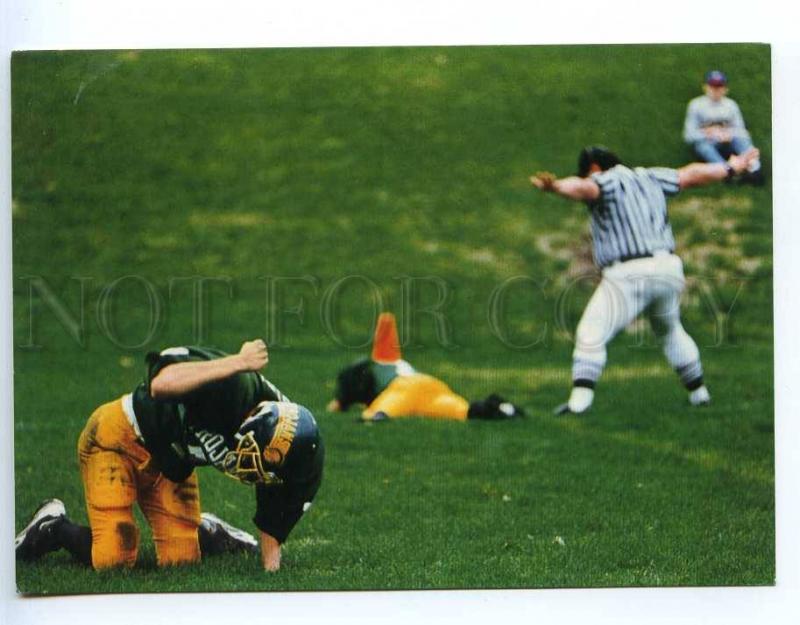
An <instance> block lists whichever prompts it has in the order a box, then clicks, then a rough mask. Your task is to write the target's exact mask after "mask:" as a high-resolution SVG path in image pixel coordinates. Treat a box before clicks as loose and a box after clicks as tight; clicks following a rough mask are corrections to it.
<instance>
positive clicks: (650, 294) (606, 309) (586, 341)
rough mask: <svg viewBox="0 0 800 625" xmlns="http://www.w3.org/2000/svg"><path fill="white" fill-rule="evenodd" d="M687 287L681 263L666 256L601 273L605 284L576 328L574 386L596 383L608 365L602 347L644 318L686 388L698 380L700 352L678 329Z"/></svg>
mask: <svg viewBox="0 0 800 625" xmlns="http://www.w3.org/2000/svg"><path fill="white" fill-rule="evenodd" d="M685 285H686V279H685V278H684V275H683V263H682V262H681V259H680V258H679V257H678V256H676V255H675V254H670V253H668V252H663V253H657V254H656V255H655V256H653V257H652V258H637V259H634V260H629V261H626V262H623V263H615V264H614V265H611V266H609V267H606V268H605V269H603V278H602V280H601V281H600V284H599V285H598V287H597V289H596V290H595V292H594V294H593V295H592V297H591V299H590V300H589V303H588V304H587V306H586V310H584V312H583V316H582V317H581V320H580V322H579V323H578V328H577V331H576V336H575V350H574V352H573V370H572V378H573V380H579V379H581V380H590V381H592V382H594V381H596V380H597V379H598V378H599V377H600V374H601V373H602V371H603V367H604V366H605V364H606V359H607V353H606V345H607V344H608V343H609V342H610V341H611V340H612V339H613V338H614V337H615V336H616V335H617V334H618V333H619V332H620V330H623V329H624V328H625V327H627V326H628V325H629V324H630V323H631V322H632V321H633V320H634V319H636V317H638V316H639V315H640V314H642V313H645V314H646V315H647V317H648V319H649V320H650V323H651V326H652V328H653V331H654V332H655V334H656V336H658V337H659V339H660V340H661V341H662V343H663V349H664V355H665V356H666V357H667V360H668V361H669V364H670V365H672V367H673V368H674V369H676V370H677V371H678V373H679V374H680V376H681V379H683V381H684V383H687V382H688V381H691V379H693V378H697V377H699V376H702V367H701V365H700V351H699V350H698V348H697V344H696V343H695V342H694V340H693V339H692V337H690V336H689V335H688V334H687V332H686V330H684V329H683V325H681V318H680V299H681V293H682V292H683V289H684V287H685Z"/></svg>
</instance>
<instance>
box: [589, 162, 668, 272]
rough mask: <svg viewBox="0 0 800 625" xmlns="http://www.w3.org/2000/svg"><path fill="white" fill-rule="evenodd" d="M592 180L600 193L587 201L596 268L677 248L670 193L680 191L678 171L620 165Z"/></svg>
mask: <svg viewBox="0 0 800 625" xmlns="http://www.w3.org/2000/svg"><path fill="white" fill-rule="evenodd" d="M592 180H594V181H595V182H596V183H597V185H598V186H599V187H600V197H599V198H598V199H597V200H595V201H594V202H590V203H589V211H590V212H591V216H592V244H593V252H594V260H595V263H597V265H598V266H600V267H607V266H608V265H611V264H612V263H615V262H617V261H626V260H631V259H633V258H642V257H645V256H652V255H653V253H655V252H658V251H662V250H663V251H668V252H672V251H674V250H675V238H674V237H673V235H672V227H671V226H670V225H669V218H668V217H667V196H672V195H675V194H676V193H678V191H680V185H679V182H678V171H677V170H675V169H669V168H667V167H636V168H635V169H629V168H628V167H625V166H624V165H617V166H616V167H612V168H611V169H609V170H607V171H604V172H599V173H596V174H592Z"/></svg>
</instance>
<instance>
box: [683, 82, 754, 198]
mask: <svg viewBox="0 0 800 625" xmlns="http://www.w3.org/2000/svg"><path fill="white" fill-rule="evenodd" d="M703 91H704V92H705V95H701V96H698V97H696V98H694V99H693V100H692V101H691V102H689V106H688V107H687V109H686V121H685V122H684V126H683V138H684V140H685V141H686V143H688V144H689V145H691V146H692V147H693V148H694V151H695V152H696V153H697V155H698V156H699V157H700V158H701V159H702V160H704V161H706V162H708V163H725V162H726V161H727V158H728V157H729V156H730V155H731V154H743V153H744V152H746V151H747V150H749V149H750V148H751V147H753V143H752V141H751V139H750V133H749V132H747V128H745V125H744V119H743V118H742V113H741V111H740V110H739V105H738V104H736V102H734V101H733V100H731V99H730V98H728V97H727V94H728V79H727V77H726V76H725V74H723V73H722V72H721V71H719V70H712V71H710V72H708V73H707V74H706V77H705V85H703ZM742 179H743V180H744V181H745V182H751V183H753V184H763V182H764V176H763V174H762V172H761V163H760V161H758V160H756V161H755V162H753V163H751V165H750V168H749V170H748V171H747V172H746V173H745V174H744V175H743V176H742Z"/></svg>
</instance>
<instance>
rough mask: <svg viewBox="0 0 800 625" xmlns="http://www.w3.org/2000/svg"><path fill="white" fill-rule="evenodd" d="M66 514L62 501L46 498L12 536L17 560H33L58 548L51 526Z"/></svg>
mask: <svg viewBox="0 0 800 625" xmlns="http://www.w3.org/2000/svg"><path fill="white" fill-rule="evenodd" d="M66 516H67V510H66V508H65V507H64V502H63V501H61V500H60V499H48V500H47V501H45V502H43V503H42V505H41V506H39V508H38V509H37V510H36V512H34V513H33V517H32V518H31V520H30V522H29V523H28V524H27V525H26V526H25V529H23V530H22V531H21V532H20V533H19V534H17V535H16V537H15V538H14V552H15V555H16V559H17V560H35V559H37V558H40V557H41V556H43V555H44V554H46V553H49V552H50V551H55V550H56V549H58V548H59V546H60V545H59V544H58V542H57V541H56V538H55V536H53V532H52V531H51V530H52V528H53V526H54V525H55V524H56V523H57V522H58V521H60V520H61V519H63V518H65V517H66Z"/></svg>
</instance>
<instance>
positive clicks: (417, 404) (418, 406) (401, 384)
mask: <svg viewBox="0 0 800 625" xmlns="http://www.w3.org/2000/svg"><path fill="white" fill-rule="evenodd" d="M468 410H469V402H468V401H467V400H466V399H464V398H463V397H461V396H460V395H457V394H456V393H454V392H453V391H452V390H450V387H449V386H447V384H445V383H444V382H442V381H441V380H438V379H436V378H434V377H433V376H430V375H425V374H423V373H415V374H413V375H407V376H400V377H397V378H395V379H394V380H392V381H391V383H390V384H389V386H387V387H386V388H385V389H384V390H383V392H382V393H381V394H380V395H378V396H377V397H376V398H375V399H374V400H373V401H372V403H371V404H370V405H369V406H367V408H366V410H364V412H363V413H362V418H364V419H365V420H369V419H371V418H372V417H373V416H375V414H376V413H378V412H383V413H385V414H386V415H387V416H389V417H411V416H419V417H430V418H433V419H454V420H457V421H465V420H466V419H467V411H468Z"/></svg>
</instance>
